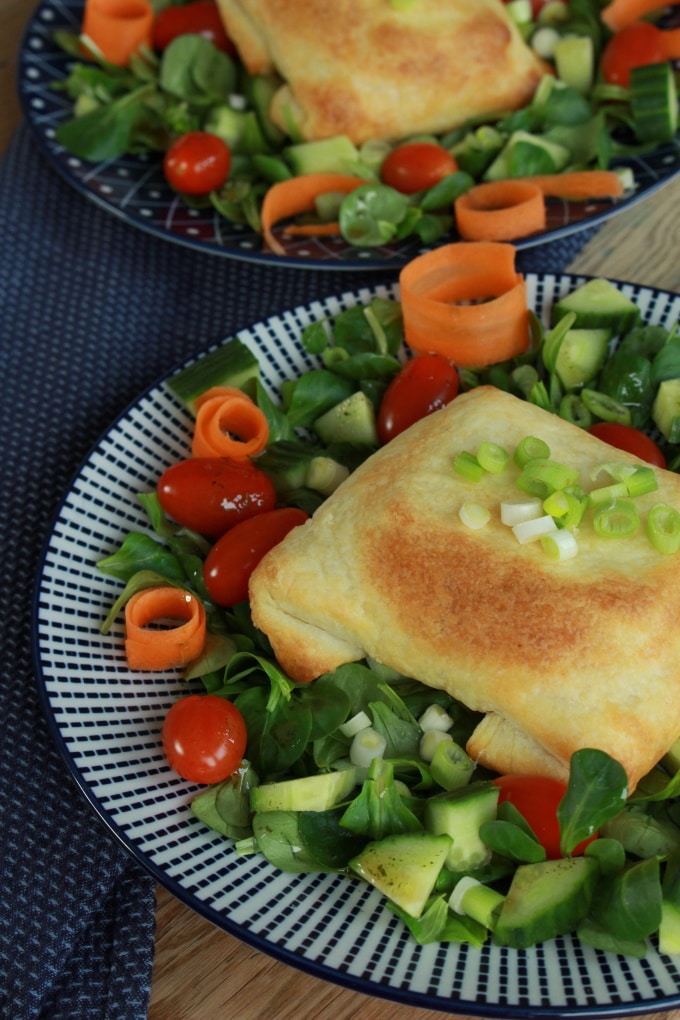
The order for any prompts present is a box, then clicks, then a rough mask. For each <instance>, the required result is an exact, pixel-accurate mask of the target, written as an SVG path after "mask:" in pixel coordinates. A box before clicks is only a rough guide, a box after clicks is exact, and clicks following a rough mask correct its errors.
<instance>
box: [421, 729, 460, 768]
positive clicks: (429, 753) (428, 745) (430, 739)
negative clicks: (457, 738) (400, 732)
mask: <svg viewBox="0 0 680 1020" xmlns="http://www.w3.org/2000/svg"><path fill="white" fill-rule="evenodd" d="M442 741H447V742H451V743H453V737H452V736H451V734H450V733H447V732H446V731H445V730H426V731H425V733H423V735H422V737H421V738H420V744H419V745H418V753H419V754H420V757H421V758H422V759H423V761H428V762H429V761H432V759H433V758H434V756H435V752H436V750H437V747H438V746H439V744H441V743H442Z"/></svg>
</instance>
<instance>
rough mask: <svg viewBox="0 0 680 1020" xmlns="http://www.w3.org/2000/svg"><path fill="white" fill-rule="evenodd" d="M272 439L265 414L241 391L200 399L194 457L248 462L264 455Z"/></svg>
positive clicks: (195, 427)
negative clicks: (250, 458) (223, 458)
mask: <svg viewBox="0 0 680 1020" xmlns="http://www.w3.org/2000/svg"><path fill="white" fill-rule="evenodd" d="M268 439H269V425H268V422H267V418H266V416H265V414H264V412H263V411H261V410H260V408H259V407H258V406H257V404H255V403H253V401H252V400H251V399H250V398H249V397H248V396H247V395H246V394H245V393H243V392H242V391H241V390H237V395H236V396H235V395H233V394H230V393H226V394H225V393H217V394H214V395H213V396H209V395H207V394H206V395H204V398H202V399H201V400H200V404H199V406H198V410H197V412H196V421H195V423H194V434H193V438H192V442H191V455H192V456H193V457H231V458H232V460H244V459H246V458H248V457H255V456H256V455H257V454H258V453H262V451H263V450H264V448H265V447H266V445H267V441H268Z"/></svg>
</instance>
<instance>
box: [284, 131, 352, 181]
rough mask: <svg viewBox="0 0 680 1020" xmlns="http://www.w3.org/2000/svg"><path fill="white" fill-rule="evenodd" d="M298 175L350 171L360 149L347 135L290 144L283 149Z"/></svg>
mask: <svg viewBox="0 0 680 1020" xmlns="http://www.w3.org/2000/svg"><path fill="white" fill-rule="evenodd" d="M283 155H284V158H285V159H286V161H287V162H288V163H289V164H290V166H291V167H292V169H293V172H294V173H295V174H296V176H302V175H303V174H323V173H344V174H346V173H350V171H351V168H352V166H353V165H354V164H355V163H357V162H358V161H359V150H358V149H357V147H356V145H355V144H354V142H352V141H351V140H350V139H349V138H348V137H347V135H336V136H335V137H334V138H321V139H319V140H318V141H314V142H300V143H299V144H298V145H288V146H286V148H285V149H284V150H283Z"/></svg>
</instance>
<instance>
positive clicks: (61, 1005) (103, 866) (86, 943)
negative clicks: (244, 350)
mask: <svg viewBox="0 0 680 1020" xmlns="http://www.w3.org/2000/svg"><path fill="white" fill-rule="evenodd" d="M590 236H591V232H586V233H582V234H574V235H571V236H569V237H568V238H565V239H564V240H562V241H560V242H559V243H556V244H553V245H548V246H542V247H540V248H536V249H530V250H529V251H527V252H525V253H522V255H521V256H520V258H519V260H518V263H519V266H520V268H521V269H523V270H524V271H530V270H534V271H537V272H559V271H561V270H563V269H564V268H565V266H566V265H567V263H568V262H569V261H570V260H571V259H572V258H573V257H574V256H575V255H576V254H577V253H578V251H579V250H580V248H581V247H582V246H583V244H584V243H585V241H586V240H587V239H588V238H589V237H590ZM374 280H376V276H375V274H371V275H370V276H369V277H367V276H366V275H359V274H354V273H347V272H344V271H338V270H335V271H328V272H325V271H315V270H310V271H300V270H292V269H281V270H279V269H272V268H270V267H263V266H258V265H252V264H248V263H244V262H235V261H230V260H226V259H223V258H221V257H219V256H214V255H209V254H202V253H196V252H194V251H191V250H189V249H187V248H183V247H180V246H179V245H175V244H172V243H170V242H168V243H164V242H162V241H159V240H157V239H155V238H153V237H151V236H148V235H146V234H144V233H143V232H141V231H139V230H136V229H134V228H132V227H130V226H128V225H127V224H125V223H123V222H121V221H120V220H118V219H117V218H116V217H114V216H112V215H110V214H108V213H106V212H104V211H102V210H101V209H99V208H98V207H96V206H95V205H94V204H92V203H88V202H87V201H85V200H84V199H83V198H82V197H81V196H80V195H78V194H77V193H76V192H75V191H73V190H72V189H71V188H70V187H69V186H68V184H67V183H65V182H64V181H62V180H61V179H60V178H59V177H58V176H57V175H56V174H55V173H54V172H53V170H52V169H51V167H49V166H48V165H47V163H46V162H45V161H44V159H43V157H42V155H41V154H40V153H39V152H38V150H37V148H36V147H35V146H34V144H33V142H32V139H31V138H30V136H29V134H28V132H27V130H26V129H24V128H21V129H20V130H19V131H18V133H17V135H16V136H15V138H14V140H13V143H12V145H11V147H10V150H9V152H8V153H7V155H6V156H5V158H4V160H3V161H2V163H0V387H1V389H2V400H1V401H0V441H1V443H2V457H1V458H0V463H1V465H2V466H1V468H0V486H1V488H0V492H1V493H2V514H1V515H0V549H1V550H2V560H3V562H2V571H1V575H2V582H1V583H2V587H3V594H2V606H3V611H2V613H1V614H0V633H1V644H0V670H1V674H0V676H1V679H0V720H1V723H0V888H1V889H2V896H0V1017H2V1018H7V1020H33V1018H37V1017H40V1018H49V1020H66V1018H73V1020H133V1018H134V1020H137V1018H141V1017H144V1016H146V1014H147V1008H148V996H149V987H150V981H151V967H152V959H153V934H154V890H153V881H152V879H151V877H150V876H148V875H147V874H146V873H145V872H144V871H143V870H142V868H141V867H140V866H139V865H138V864H137V863H136V862H135V861H134V860H132V859H131V858H130V857H129V856H128V854H127V852H126V851H125V850H123V849H122V848H121V846H120V845H119V844H118V842H117V841H116V839H115V838H114V837H113V835H112V834H111V833H110V832H108V830H107V829H106V828H105V827H104V825H103V824H102V823H101V822H100V821H99V819H98V818H97V817H96V816H95V815H94V813H93V812H92V810H91V808H90V807H89V806H88V804H87V802H86V801H85V799H84V798H83V797H82V795H81V793H80V792H79V790H78V788H77V786H76V784H75V782H74V781H73V779H72V778H71V776H70V773H69V772H68V770H67V768H66V766H65V764H64V763H63V762H62V760H61V758H60V756H59V755H58V753H57V751H56V750H55V748H54V745H53V743H52V739H51V736H50V733H49V729H48V727H47V725H46V721H45V719H44V717H43V715H42V712H41V707H40V702H39V699H38V693H37V687H36V682H35V677H34V671H33V664H32V658H31V642H32V635H31V611H30V610H31V596H32V591H33V586H34V582H35V576H36V573H37V570H38V568H39V564H40V553H41V549H42V546H43V543H44V541H45V539H46V537H47V535H48V532H49V527H50V521H51V519H52V517H53V514H54V513H55V511H56V509H57V507H58V505H59V501H60V498H61V496H62V494H63V493H64V492H65V490H66V488H67V487H68V483H69V480H70V478H71V477H72V476H73V474H74V472H75V470H76V469H77V467H78V465H79V464H80V463H81V461H82V460H83V458H84V457H85V456H86V455H87V452H88V450H89V449H90V447H91V446H92V444H93V443H94V442H95V440H96V439H97V438H98V436H99V435H100V434H101V433H102V432H103V431H104V429H105V428H106V427H107V426H108V425H109V424H110V423H111V422H112V421H113V420H114V418H115V417H116V416H117V415H118V414H119V413H120V411H121V409H122V408H124V407H125V406H126V405H127V404H128V403H129V402H130V401H131V400H132V399H133V398H135V397H136V395H137V394H138V393H139V392H140V391H141V390H142V389H144V388H145V387H146V386H148V385H149V384H151V383H152V382H153V381H154V380H156V379H157V378H158V377H159V376H160V375H161V374H164V373H166V372H167V371H168V370H169V369H170V368H172V367H173V366H174V365H175V364H177V363H179V362H181V361H183V360H184V359H185V358H187V357H189V356H190V355H192V354H194V353H196V352H197V351H200V350H201V349H202V348H204V347H207V346H208V345H209V344H210V343H212V342H213V341H215V340H217V339H220V338H222V337H225V336H228V335H230V334H231V333H233V332H235V331H237V330H238V329H239V328H240V327H243V326H247V325H250V324H252V323H254V322H256V321H259V320H261V319H263V318H266V317H267V316H269V315H273V314H277V313H279V312H282V311H284V310H285V309H287V308H292V307H295V306H296V305H299V304H303V303H306V302H308V301H311V300H312V299H314V298H316V297H321V296H323V295H325V294H332V293H340V292H342V291H345V290H351V289H354V288H356V287H358V286H359V285H365V284H366V283H367V282H373V281H374ZM206 1020H210V1018H206Z"/></svg>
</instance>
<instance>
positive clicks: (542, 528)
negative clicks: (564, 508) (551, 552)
mask: <svg viewBox="0 0 680 1020" xmlns="http://www.w3.org/2000/svg"><path fill="white" fill-rule="evenodd" d="M553 531H557V525H556V524H555V519H554V518H553V517H551V516H550V515H549V514H544V516H543V517H537V518H536V519H535V520H533V521H522V522H521V523H520V524H516V525H515V526H514V528H513V529H512V533H513V535H514V536H515V538H516V539H517V541H518V542H519V544H520V545H527V543H528V542H535V541H536V540H537V539H539V538H542V536H543V535H549V534H551V532H553Z"/></svg>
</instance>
